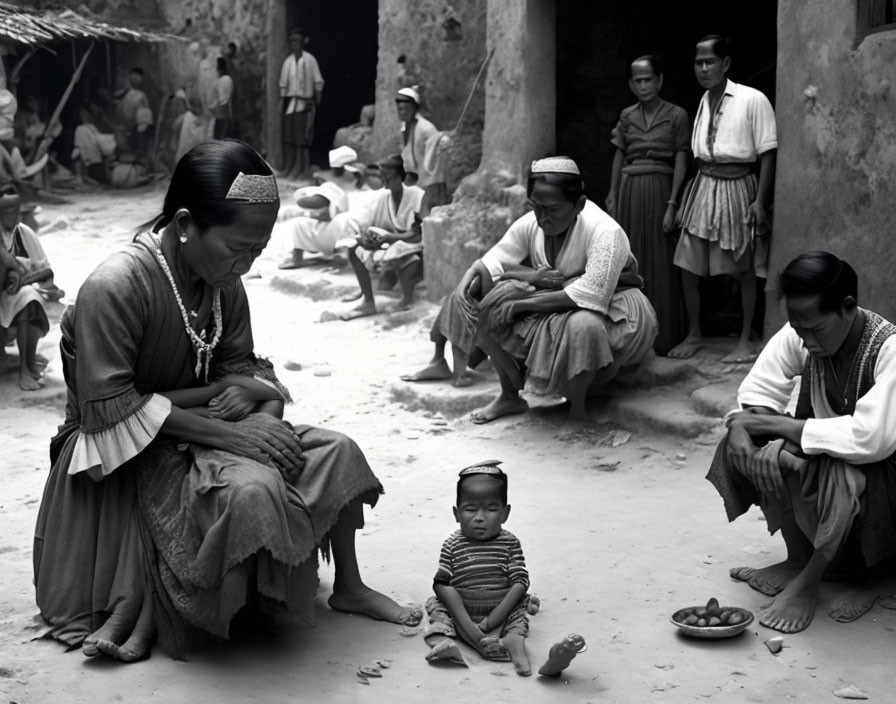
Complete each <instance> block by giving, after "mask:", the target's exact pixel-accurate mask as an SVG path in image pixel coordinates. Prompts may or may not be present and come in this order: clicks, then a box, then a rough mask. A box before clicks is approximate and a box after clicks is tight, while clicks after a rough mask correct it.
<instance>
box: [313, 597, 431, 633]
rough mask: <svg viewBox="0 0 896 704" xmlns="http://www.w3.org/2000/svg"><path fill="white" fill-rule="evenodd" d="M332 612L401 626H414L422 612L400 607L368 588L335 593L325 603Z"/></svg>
mask: <svg viewBox="0 0 896 704" xmlns="http://www.w3.org/2000/svg"><path fill="white" fill-rule="evenodd" d="M327 603H328V604H329V605H330V608H331V609H333V610H334V611H342V612H344V613H348V614H360V615H362V616H367V617H369V618H372V619H375V620H377V621H390V622H391V623H398V624H401V625H402V626H416V625H417V624H418V623H420V621H421V620H422V619H423V611H421V610H420V609H418V608H416V607H412V606H400V605H399V604H397V603H396V602H395V601H394V600H392V599H390V598H389V597H387V596H386V595H385V594H381V593H380V592H378V591H375V590H373V589H371V588H370V587H364V591H360V592H357V593H352V594H348V593H336V592H333V595H332V596H331V597H330V599H329V600H328V601H327Z"/></svg>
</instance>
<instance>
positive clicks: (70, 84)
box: [34, 43, 96, 161]
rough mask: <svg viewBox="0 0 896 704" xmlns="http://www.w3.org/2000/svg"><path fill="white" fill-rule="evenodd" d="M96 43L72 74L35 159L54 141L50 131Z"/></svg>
mask: <svg viewBox="0 0 896 704" xmlns="http://www.w3.org/2000/svg"><path fill="white" fill-rule="evenodd" d="M94 46H96V44H95V43H94V44H91V45H90V46H89V47H88V48H87V51H86V52H85V53H84V56H83V57H81V63H79V64H78V67H77V68H76V69H75V72H74V74H72V79H71V80H70V81H69V82H68V86H67V87H66V89H65V92H64V93H63V94H62V98H60V99H59V105H57V106H56V109H55V110H54V111H53V115H52V117H50V119H49V120H48V121H47V126H46V128H45V129H44V133H43V135H42V136H41V141H40V144H38V146H37V152H36V153H35V156H34V159H35V161H36V160H38V159H40V158H41V157H42V156H43V155H44V154H46V153H47V151H48V150H49V149H50V142H52V141H53V139H52V137H51V136H50V133H51V131H52V129H53V125H55V124H56V123H58V122H59V116H60V115H61V114H62V110H63V108H65V104H66V103H67V102H68V99H69V98H70V97H71V95H72V91H73V90H74V89H75V84H77V82H78V80H79V79H80V78H81V74H82V73H83V71H84V66H85V64H86V63H87V59H88V57H89V56H90V52H91V51H93V47H94Z"/></svg>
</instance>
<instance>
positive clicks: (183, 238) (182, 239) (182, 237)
mask: <svg viewBox="0 0 896 704" xmlns="http://www.w3.org/2000/svg"><path fill="white" fill-rule="evenodd" d="M180 243H181V244H186V243H187V236H186V235H181V236H180Z"/></svg>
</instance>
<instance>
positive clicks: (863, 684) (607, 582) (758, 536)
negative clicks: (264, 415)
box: [0, 185, 896, 704]
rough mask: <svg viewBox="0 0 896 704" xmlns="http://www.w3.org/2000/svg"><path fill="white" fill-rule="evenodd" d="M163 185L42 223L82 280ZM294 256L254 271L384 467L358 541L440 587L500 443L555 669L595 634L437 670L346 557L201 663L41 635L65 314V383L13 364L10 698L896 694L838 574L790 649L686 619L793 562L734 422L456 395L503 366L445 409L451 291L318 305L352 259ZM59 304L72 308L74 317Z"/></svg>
mask: <svg viewBox="0 0 896 704" xmlns="http://www.w3.org/2000/svg"><path fill="white" fill-rule="evenodd" d="M162 197H163V190H162V186H160V185H156V186H151V187H148V188H146V189H141V190H139V191H132V192H126V193H121V192H118V193H105V194H102V193H101V194H86V195H79V196H77V197H76V198H72V201H73V202H72V204H70V205H63V206H55V205H54V206H46V205H45V206H43V207H42V213H41V214H40V216H39V219H40V221H41V224H42V239H43V242H44V244H45V246H46V249H47V250H48V253H49V255H50V258H51V261H52V263H53V265H54V269H55V270H56V271H57V281H58V283H59V284H60V285H61V286H62V287H63V288H65V289H66V290H67V292H68V294H69V296H68V298H67V299H66V300H71V298H72V297H73V295H74V294H75V293H76V291H77V288H78V285H79V284H80V283H81V281H83V279H84V277H85V276H86V275H87V274H88V273H89V272H90V271H91V270H92V269H93V267H95V266H96V265H97V264H98V263H99V262H100V261H101V260H102V259H103V258H104V257H105V256H106V255H107V254H108V253H109V252H111V251H113V250H115V249H116V248H118V247H120V246H121V245H123V244H124V243H126V242H127V241H128V239H129V238H130V236H131V233H132V232H133V229H134V228H135V227H136V226H137V225H138V224H139V223H140V222H142V221H145V220H147V219H148V218H150V217H151V216H152V215H153V214H154V213H155V212H156V211H158V210H160V209H161V201H162ZM281 256H282V250H279V251H278V250H277V248H276V244H275V245H273V246H272V247H270V248H269V250H268V251H267V252H266V253H265V254H264V255H263V257H262V259H261V260H260V261H259V263H258V265H257V273H258V274H260V278H249V279H247V282H246V286H247V289H248V291H249V296H250V299H251V302H252V314H253V327H254V330H255V337H256V349H257V350H258V351H259V352H260V353H262V354H265V355H267V356H270V357H271V358H272V360H273V361H274V362H275V364H276V365H277V367H278V371H279V373H280V375H281V379H282V380H283V381H284V382H285V383H286V384H287V385H288V386H289V387H290V389H291V390H292V394H293V396H294V398H295V399H296V402H295V404H294V405H293V406H292V407H290V408H289V409H288V411H287V417H288V418H289V419H291V420H295V421H301V422H307V423H312V424H319V425H324V426H327V427H331V428H334V429H337V430H340V431H343V432H345V433H347V434H349V435H351V436H352V437H354V438H355V439H356V440H357V441H358V443H359V444H360V445H361V447H362V448H364V450H365V451H366V453H367V456H368V459H369V460H370V463H371V465H372V466H373V468H374V470H375V471H376V472H377V474H378V476H379V477H380V479H381V480H382V481H383V483H384V485H385V487H386V495H385V496H384V497H382V499H381V501H380V503H379V505H378V506H377V507H376V509H375V510H373V511H370V512H369V513H368V520H367V526H366V528H365V529H364V530H363V531H362V533H361V536H360V537H359V553H360V560H361V566H362V570H363V573H364V575H365V577H366V578H367V580H368V582H369V583H370V584H371V585H373V586H375V587H377V588H379V589H381V590H383V591H385V592H386V593H388V594H390V595H392V596H393V597H394V598H396V599H397V600H399V601H401V602H407V603H417V604H422V603H423V601H424V600H425V599H426V597H427V596H428V595H429V593H430V592H431V579H432V576H433V574H434V572H435V568H436V562H437V558H438V552H439V547H440V545H441V541H442V540H443V539H444V538H445V536H447V535H448V534H449V533H450V532H451V531H452V530H454V523H453V518H452V514H451V506H452V504H453V501H454V499H453V492H454V482H455V480H456V474H457V471H458V470H459V469H460V468H461V467H464V466H466V465H468V464H470V463H472V462H474V461H476V460H482V459H486V458H492V457H496V458H500V459H502V460H504V462H505V465H504V466H505V468H506V470H507V471H508V473H509V475H510V501H511V504H512V506H513V510H512V513H511V515H510V519H509V521H508V523H507V525H506V527H507V528H508V529H509V530H511V531H512V532H514V533H515V534H516V535H517V536H518V537H519V538H520V540H521V542H522V545H523V548H524V551H525V554H526V558H527V562H528V567H529V571H530V575H531V581H532V591H533V592H534V593H535V594H537V595H538V596H539V597H540V598H541V602H542V610H541V613H539V614H538V615H536V616H534V617H532V619H531V634H530V637H529V641H528V643H529V646H528V647H529V652H530V656H531V658H532V660H533V665H534V666H535V668H537V667H538V666H539V665H540V664H541V662H542V661H543V660H544V658H545V656H546V654H547V651H548V648H549V647H550V645H551V644H552V643H553V642H555V641H556V640H557V639H559V638H561V637H562V636H564V635H566V634H567V633H570V632H577V633H581V634H582V635H583V636H584V637H585V639H586V640H587V642H588V645H589V649H588V650H587V652H585V653H583V654H581V655H580V656H579V657H578V658H577V659H576V660H575V661H574V662H573V663H572V666H571V667H570V668H569V669H568V670H566V672H564V674H563V676H561V677H560V678H559V679H545V678H539V677H531V678H521V677H518V676H517V675H516V674H515V673H514V671H513V669H512V666H511V665H510V664H509V663H492V662H486V661H483V660H481V659H479V658H478V657H477V656H475V655H474V654H473V653H472V651H470V650H469V649H466V650H465V653H466V655H467V659H468V662H469V664H470V667H469V669H463V668H458V667H450V666H449V667H434V666H431V665H429V664H427V663H426V661H425V660H424V654H425V652H426V646H425V645H424V643H423V641H422V638H421V637H420V635H416V636H414V637H406V636H403V635H401V633H400V628H399V627H398V626H394V625H392V624H385V623H377V622H373V621H370V620H367V619H364V618H361V617H356V616H349V615H343V614H339V613H335V612H333V611H331V610H329V609H328V608H327V607H326V598H327V596H328V595H329V588H330V586H331V584H332V568H331V567H329V566H326V565H325V566H323V567H322V569H321V572H320V576H321V586H320V590H319V595H318V603H319V608H318V624H317V627H316V628H313V629H301V628H298V627H296V626H295V625H292V624H290V623H288V622H284V623H281V624H280V625H279V626H278V627H277V628H276V629H274V630H269V631H265V632H259V633H257V634H252V635H249V636H247V637H245V638H243V639H241V640H239V641H231V642H227V643H223V644H220V645H218V646H216V647H213V648H209V649H207V650H205V651H203V652H201V653H199V654H197V655H195V656H193V657H191V659H190V660H189V661H188V662H178V661H174V660H171V659H170V658H169V657H168V656H166V655H165V654H164V653H162V652H159V651H157V652H154V653H153V656H152V657H151V658H150V659H149V660H147V661H145V662H142V663H139V664H135V665H119V664H116V663H114V662H111V661H108V660H104V659H94V660H86V659H85V658H84V657H83V656H82V655H81V654H80V652H79V651H74V652H65V650H64V648H63V647H62V646H60V645H59V644H57V643H55V642H51V641H47V640H32V638H33V636H34V635H35V633H36V629H37V627H38V621H39V617H38V615H37V609H36V606H35V604H34V596H33V586H32V565H31V543H32V533H33V527H34V522H35V517H36V514H37V510H38V505H39V502H40V497H41V492H42V490H43V485H44V482H45V479H46V476H47V471H48V468H49V466H48V456H47V449H48V441H49V438H50V437H51V435H52V434H53V433H54V432H55V428H56V426H57V424H59V423H60V422H61V421H62V417H63V406H64V401H65V387H64V384H63V381H62V375H61V368H60V364H59V357H58V352H57V349H56V348H57V345H58V341H59V331H58V325H54V328H53V330H52V331H51V333H50V335H49V336H48V337H47V338H46V339H45V340H44V341H43V343H42V344H41V347H40V351H41V352H43V353H44V354H45V355H47V356H48V357H50V360H51V361H50V366H49V369H48V379H47V385H46V388H45V389H43V390H42V391H40V392H37V393H31V394H27V393H25V392H22V391H20V390H19V389H18V387H17V385H16V375H15V374H14V373H13V371H12V370H11V369H7V371H5V372H4V373H3V374H2V375H0V438H2V446H0V447H2V449H0V457H2V462H0V473H2V475H0V481H2V483H0V516H2V518H0V559H2V569H0V701H2V702H17V703H18V704H32V703H37V702H67V703H71V704H76V703H81V702H84V703H90V704H97V703H101V702H115V701H122V702H166V703H176V702H247V701H252V702H295V701H300V702H318V701H327V702H334V703H335V702H380V701H406V702H423V701H426V702H431V703H432V704H436V703H438V702H466V701H481V700H484V699H488V700H490V701H513V702H559V701H569V702H626V703H627V702H632V703H640V702H691V701H717V702H726V703H728V702H783V701H793V702H812V703H815V702H826V701H837V697H836V696H835V695H834V694H833V691H834V690H837V689H840V688H841V687H844V686H846V685H854V686H855V687H857V688H859V689H860V690H862V691H863V692H865V693H867V694H868V697H869V699H870V700H871V701H878V702H894V701H896V695H894V694H893V693H892V692H893V690H892V681H891V680H892V676H891V667H892V659H893V654H894V652H896V645H894V635H896V633H894V632H896V612H894V611H887V610H885V609H881V608H880V607H875V608H874V609H873V610H872V611H871V612H870V613H869V614H867V615H866V616H865V617H864V618H862V619H860V620H859V621H857V622H855V623H852V624H847V625H843V624H838V623H835V622H834V621H832V620H831V619H829V618H828V617H827V615H826V614H827V611H829V610H830V608H831V605H832V602H833V600H834V598H835V596H836V592H835V590H834V587H833V585H826V586H825V588H824V590H823V593H822V603H821V605H820V606H819V609H818V615H817V617H816V619H815V622H814V623H813V624H812V625H811V626H810V627H809V629H808V630H807V631H805V632H803V633H800V634H796V635H787V636H785V637H784V649H783V650H782V651H781V653H780V654H778V655H773V654H771V653H770V652H769V650H768V649H767V648H766V646H765V645H764V641H765V640H766V639H768V638H769V637H771V636H773V635H776V634H775V633H774V632H772V631H769V630H767V629H765V628H763V627H761V626H759V625H758V624H756V623H754V624H752V625H751V626H750V627H749V628H748V629H747V630H746V632H744V633H743V634H742V635H740V636H738V637H736V638H732V639H730V640H720V641H701V640H693V639H689V638H686V637H684V636H682V635H681V634H680V633H679V632H678V631H677V629H676V628H675V627H674V626H673V625H672V624H671V623H670V621H669V617H670V615H671V614H672V613H673V612H674V611H675V610H677V609H678V608H680V607H683V606H689V605H695V604H702V603H705V602H706V600H707V599H708V598H709V597H712V596H715V597H717V598H718V599H719V601H720V602H721V603H722V604H723V605H737V606H741V607H744V608H746V609H749V610H751V611H753V612H754V613H755V612H756V610H757V608H758V606H759V605H760V604H761V603H763V602H764V601H765V600H766V598H765V597H763V596H762V595H760V594H758V593H757V592H754V591H752V590H751V589H749V588H748V587H747V586H745V585H743V584H739V583H736V582H734V581H732V580H731V579H729V577H728V569H729V568H730V567H732V566H736V565H742V564H748V565H762V564H767V563H770V562H774V561H778V560H780V559H782V558H783V545H782V544H781V543H780V541H779V540H778V539H773V538H770V537H769V536H768V535H767V533H766V531H765V527H764V523H763V522H762V521H761V520H760V515H759V514H758V512H754V513H750V514H748V515H747V516H744V517H743V518H742V519H740V520H739V521H737V522H736V523H734V524H730V525H729V524H728V523H727V522H726V520H725V515H724V512H723V509H722V505H721V500H720V499H719V498H718V496H717V495H716V494H715V492H714V490H713V489H712V487H711V486H710V485H709V483H708V482H706V481H704V480H703V475H704V474H705V471H706V468H707V467H708V464H709V460H710V457H711V453H712V450H713V445H712V443H713V442H714V438H713V437H712V436H703V437H702V438H698V439H697V440H691V439H682V438H678V437H672V436H668V435H660V434H648V433H646V432H643V431H638V430H634V432H632V433H631V435H630V436H629V434H628V430H631V429H626V428H624V427H621V426H618V425H617V424H616V422H615V421H614V419H613V418H611V417H608V415H607V414H606V413H605V412H604V410H603V402H602V401H596V402H595V403H594V404H593V407H592V410H593V413H594V416H595V419H596V420H597V421H599V422H598V423H597V424H596V425H595V426H594V427H592V428H591V429H590V430H588V431H586V432H583V433H579V434H575V435H570V434H565V433H564V432H563V431H562V428H561V426H560V423H561V419H562V411H561V410H560V409H540V410H538V411H533V412H530V413H529V414H527V415H526V416H523V417H516V418H510V419H503V420H499V421H497V422H495V423H493V424H491V425H488V426H476V425H474V424H472V423H471V422H470V421H469V420H468V419H467V418H465V417H464V415H458V414H457V410H458V408H461V407H464V404H463V403H462V402H460V401H459V400H458V398H459V396H460V395H466V397H470V396H472V395H476V394H479V395H481V396H482V397H483V398H485V397H487V396H488V394H490V393H491V392H492V391H493V390H494V389H495V388H496V386H495V380H494V378H493V377H492V376H490V375H488V374H483V375H479V376H478V377H477V383H476V384H475V385H474V386H473V387H471V388H470V389H469V390H466V391H463V392H456V391H453V390H448V389H445V390H440V389H439V388H437V387H433V389H431V390H429V393H430V396H429V401H428V406H427V408H428V410H424V409H422V408H419V405H420V404H419V403H417V404H415V403H414V402H413V399H414V397H413V395H409V393H408V391H407V389H406V386H407V385H406V384H404V383H403V382H401V381H399V380H398V376H399V375H400V374H401V373H403V372H406V371H411V370H413V369H415V368H417V367H420V366H422V365H423V364H424V363H425V362H426V361H427V360H428V358H429V356H430V354H431V345H430V343H429V341H428V334H427V333H428V329H429V325H430V323H431V321H432V319H433V316H434V315H435V313H436V310H437V308H436V307H435V306H434V305H431V304H426V303H420V304H418V305H417V306H415V307H414V309H413V310H412V311H410V312H408V313H397V314H393V315H388V314H385V315H381V316H378V317H376V318H368V319H364V320H356V321H351V322H347V323H344V322H331V323H318V322H317V321H318V320H319V319H320V317H321V315H322V314H323V313H324V312H325V311H333V310H337V309H341V308H344V307H346V304H342V303H340V302H339V298H340V296H341V295H344V293H346V292H347V291H350V290H352V288H353V277H352V276H351V273H350V270H349V269H348V268H347V267H345V266H344V265H343V264H342V263H341V262H339V261H337V262H330V263H324V264H317V265H314V266H311V267H308V268H306V269H302V270H299V271H295V272H278V271H277V270H276V262H277V261H278V259H279V258H280V257H281ZM334 264H335V265H334ZM382 300H383V302H384V303H386V304H390V303H392V302H393V300H392V299H388V298H383V299H382ZM61 310H62V306H61V305H57V306H53V307H52V308H51V312H52V314H53V317H54V322H58V316H59V314H60V312H61ZM9 352H10V353H11V357H10V359H9V360H7V366H9V364H11V362H12V360H13V359H14V358H15V354H14V348H9ZM287 363H292V364H290V365H289V366H290V367H291V368H292V370H291V371H288V370H286V369H285V368H284V365H285V364H287ZM297 365H300V366H301V369H300V370H299V369H296V367H297ZM664 393H675V392H674V389H672V390H671V391H667V392H664ZM433 399H435V400H433ZM440 399H441V401H440ZM732 402H733V399H732ZM440 403H441V406H440ZM645 403H650V400H649V397H648V399H647V400H645ZM415 406H418V408H417V410H413V408H414V407H415ZM380 658H388V659H391V660H392V664H391V667H390V668H389V669H388V670H385V671H384V673H383V677H382V678H381V679H371V680H369V684H362V683H359V681H358V678H357V677H356V675H355V672H356V670H357V669H358V667H359V666H360V665H362V664H364V663H366V662H369V661H371V660H375V659H380Z"/></svg>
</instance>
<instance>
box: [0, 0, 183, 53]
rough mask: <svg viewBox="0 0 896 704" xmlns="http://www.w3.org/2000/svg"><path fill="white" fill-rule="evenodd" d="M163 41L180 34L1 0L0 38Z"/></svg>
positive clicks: (17, 40) (36, 41)
mask: <svg viewBox="0 0 896 704" xmlns="http://www.w3.org/2000/svg"><path fill="white" fill-rule="evenodd" d="M83 38H87V39H111V40H113V41H119V42H164V41H169V40H172V39H177V37H174V36H171V35H166V34H157V33H154V32H147V31H143V30H138V29H131V28H128V27H121V26H119V25H113V24H109V23H107V22H103V21H101V20H99V19H97V18H94V17H90V16H87V15H84V14H78V13H77V12H75V11H74V10H67V9H66V10H49V9H47V10H36V9H26V8H22V7H18V6H16V5H12V4H10V3H8V2H3V1H2V0H0V42H3V41H7V42H15V43H16V44H27V45H32V46H34V45H39V44H49V43H52V42H59V41H69V40H72V39H83Z"/></svg>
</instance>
